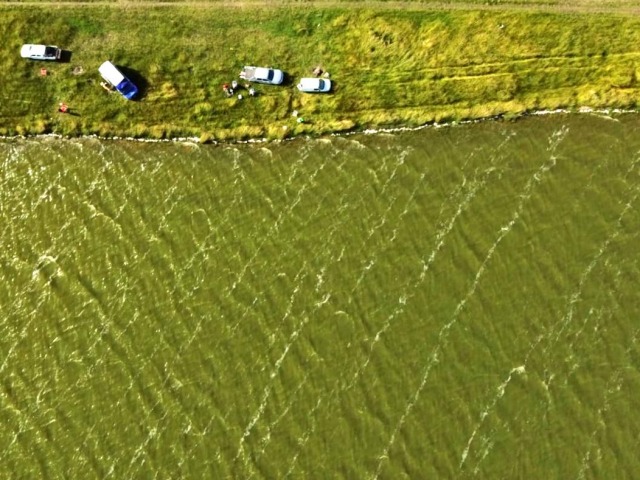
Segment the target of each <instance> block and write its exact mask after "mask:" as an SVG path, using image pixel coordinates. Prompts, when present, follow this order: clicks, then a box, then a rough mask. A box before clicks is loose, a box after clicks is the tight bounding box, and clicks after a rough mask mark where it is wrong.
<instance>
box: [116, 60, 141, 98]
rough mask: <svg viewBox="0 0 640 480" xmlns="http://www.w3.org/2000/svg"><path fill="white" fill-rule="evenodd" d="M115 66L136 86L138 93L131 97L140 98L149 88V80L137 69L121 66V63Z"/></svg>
mask: <svg viewBox="0 0 640 480" xmlns="http://www.w3.org/2000/svg"><path fill="white" fill-rule="evenodd" d="M116 68H117V69H118V70H120V71H121V72H122V74H123V75H124V76H125V77H127V78H128V79H129V80H131V81H132V82H133V83H134V85H135V86H136V87H138V94H137V95H136V96H135V97H134V98H132V100H134V101H140V100H142V99H143V98H144V97H145V96H146V95H147V91H148V90H149V82H148V81H147V79H146V78H145V77H144V76H143V75H142V74H141V73H140V72H138V71H137V70H135V69H133V68H129V67H123V66H122V65H116Z"/></svg>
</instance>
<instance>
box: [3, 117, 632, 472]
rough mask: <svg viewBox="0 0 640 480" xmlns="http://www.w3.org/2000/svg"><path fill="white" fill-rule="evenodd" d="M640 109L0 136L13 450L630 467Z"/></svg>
mask: <svg viewBox="0 0 640 480" xmlns="http://www.w3.org/2000/svg"><path fill="white" fill-rule="evenodd" d="M639 127H640V119H639V118H638V117H637V116H629V117H620V118H618V119H608V118H603V117H602V118H601V117H596V116H574V117H559V116H555V117H546V118H535V119H533V118H532V119H527V120H523V121H519V122H517V123H485V124H476V125H467V126H460V127H454V128H446V129H438V130H435V129H426V130H422V131H418V132H412V133H402V134H394V135H376V136H349V137H342V138H340V137H336V138H329V139H320V140H297V141H293V142H289V143H286V144H280V145H278V144H266V145H261V146H256V145H253V146H228V147H207V146H193V145H173V144H155V145H149V144H136V143H117V142H101V141H97V140H81V141H80V140H79V141H61V140H15V141H5V142H3V143H0V161H1V162H2V169H1V171H0V179H1V187H0V195H1V198H0V209H1V217H0V218H1V220H2V222H1V234H0V242H1V244H0V245H1V250H0V252H1V267H2V268H1V269H0V274H1V275H2V279H1V282H0V315H1V318H2V320H1V322H0V380H1V382H2V388H1V389H0V419H1V422H2V426H3V428H2V430H0V477H3V478H43V477H46V478H114V479H128V478H269V479H271V478H285V477H287V476H288V477H290V478H331V479H333V478H348V479H355V478H381V479H382V478H389V479H397V478H414V479H415V478H487V479H495V478H545V479H546V478H559V479H560V478H561V479H574V478H575V479H579V478H633V476H634V475H635V474H637V472H639V471H640V460H639V458H640V457H638V455H637V452H638V451H639V450H640V427H639V425H640V417H639V413H638V411H637V408H636V407H637V400H635V399H636V398H637V397H638V395H639V394H640V375H639V372H638V366H639V359H640V349H639V347H638V335H639V328H640V324H639V323H638V317H639V313H640V302H639V297H638V293H637V291H638V285H639V280H640V268H639V263H638V257H639V253H640V247H639V241H638V232H639V229H638V224H639V222H640V212H639V210H638V207H639V205H640V201H639V198H638V197H639V195H640V173H639V172H640V135H639Z"/></svg>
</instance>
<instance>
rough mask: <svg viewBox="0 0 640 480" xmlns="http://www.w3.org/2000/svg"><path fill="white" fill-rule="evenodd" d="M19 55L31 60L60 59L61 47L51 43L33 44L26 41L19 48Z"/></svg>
mask: <svg viewBox="0 0 640 480" xmlns="http://www.w3.org/2000/svg"><path fill="white" fill-rule="evenodd" d="M20 56H21V57H22V58H30V59H31V60H60V57H61V56H62V49H60V48H58V47H56V46H52V45H33V44H31V43H28V44H26V45H23V46H22V48H21V49H20Z"/></svg>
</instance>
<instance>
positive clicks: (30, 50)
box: [20, 43, 46, 55]
mask: <svg viewBox="0 0 640 480" xmlns="http://www.w3.org/2000/svg"><path fill="white" fill-rule="evenodd" d="M45 48H46V45H35V44H33V43H27V44H25V45H23V46H22V49H21V50H20V53H22V54H25V55H44V50H45Z"/></svg>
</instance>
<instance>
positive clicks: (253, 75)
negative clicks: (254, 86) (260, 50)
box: [240, 66, 284, 85]
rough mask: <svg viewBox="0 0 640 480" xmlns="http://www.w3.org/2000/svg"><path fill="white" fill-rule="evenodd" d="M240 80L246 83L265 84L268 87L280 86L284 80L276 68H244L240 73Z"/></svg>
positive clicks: (280, 71)
mask: <svg viewBox="0 0 640 480" xmlns="http://www.w3.org/2000/svg"><path fill="white" fill-rule="evenodd" d="M240 78H242V79H243V80H247V81H248V82H258V83H266V84H268V85H280V84H281V83H282V81H283V80H284V73H283V72H282V70H278V69H277V68H265V67H250V66H246V67H244V68H243V69H242V71H241V72H240Z"/></svg>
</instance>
